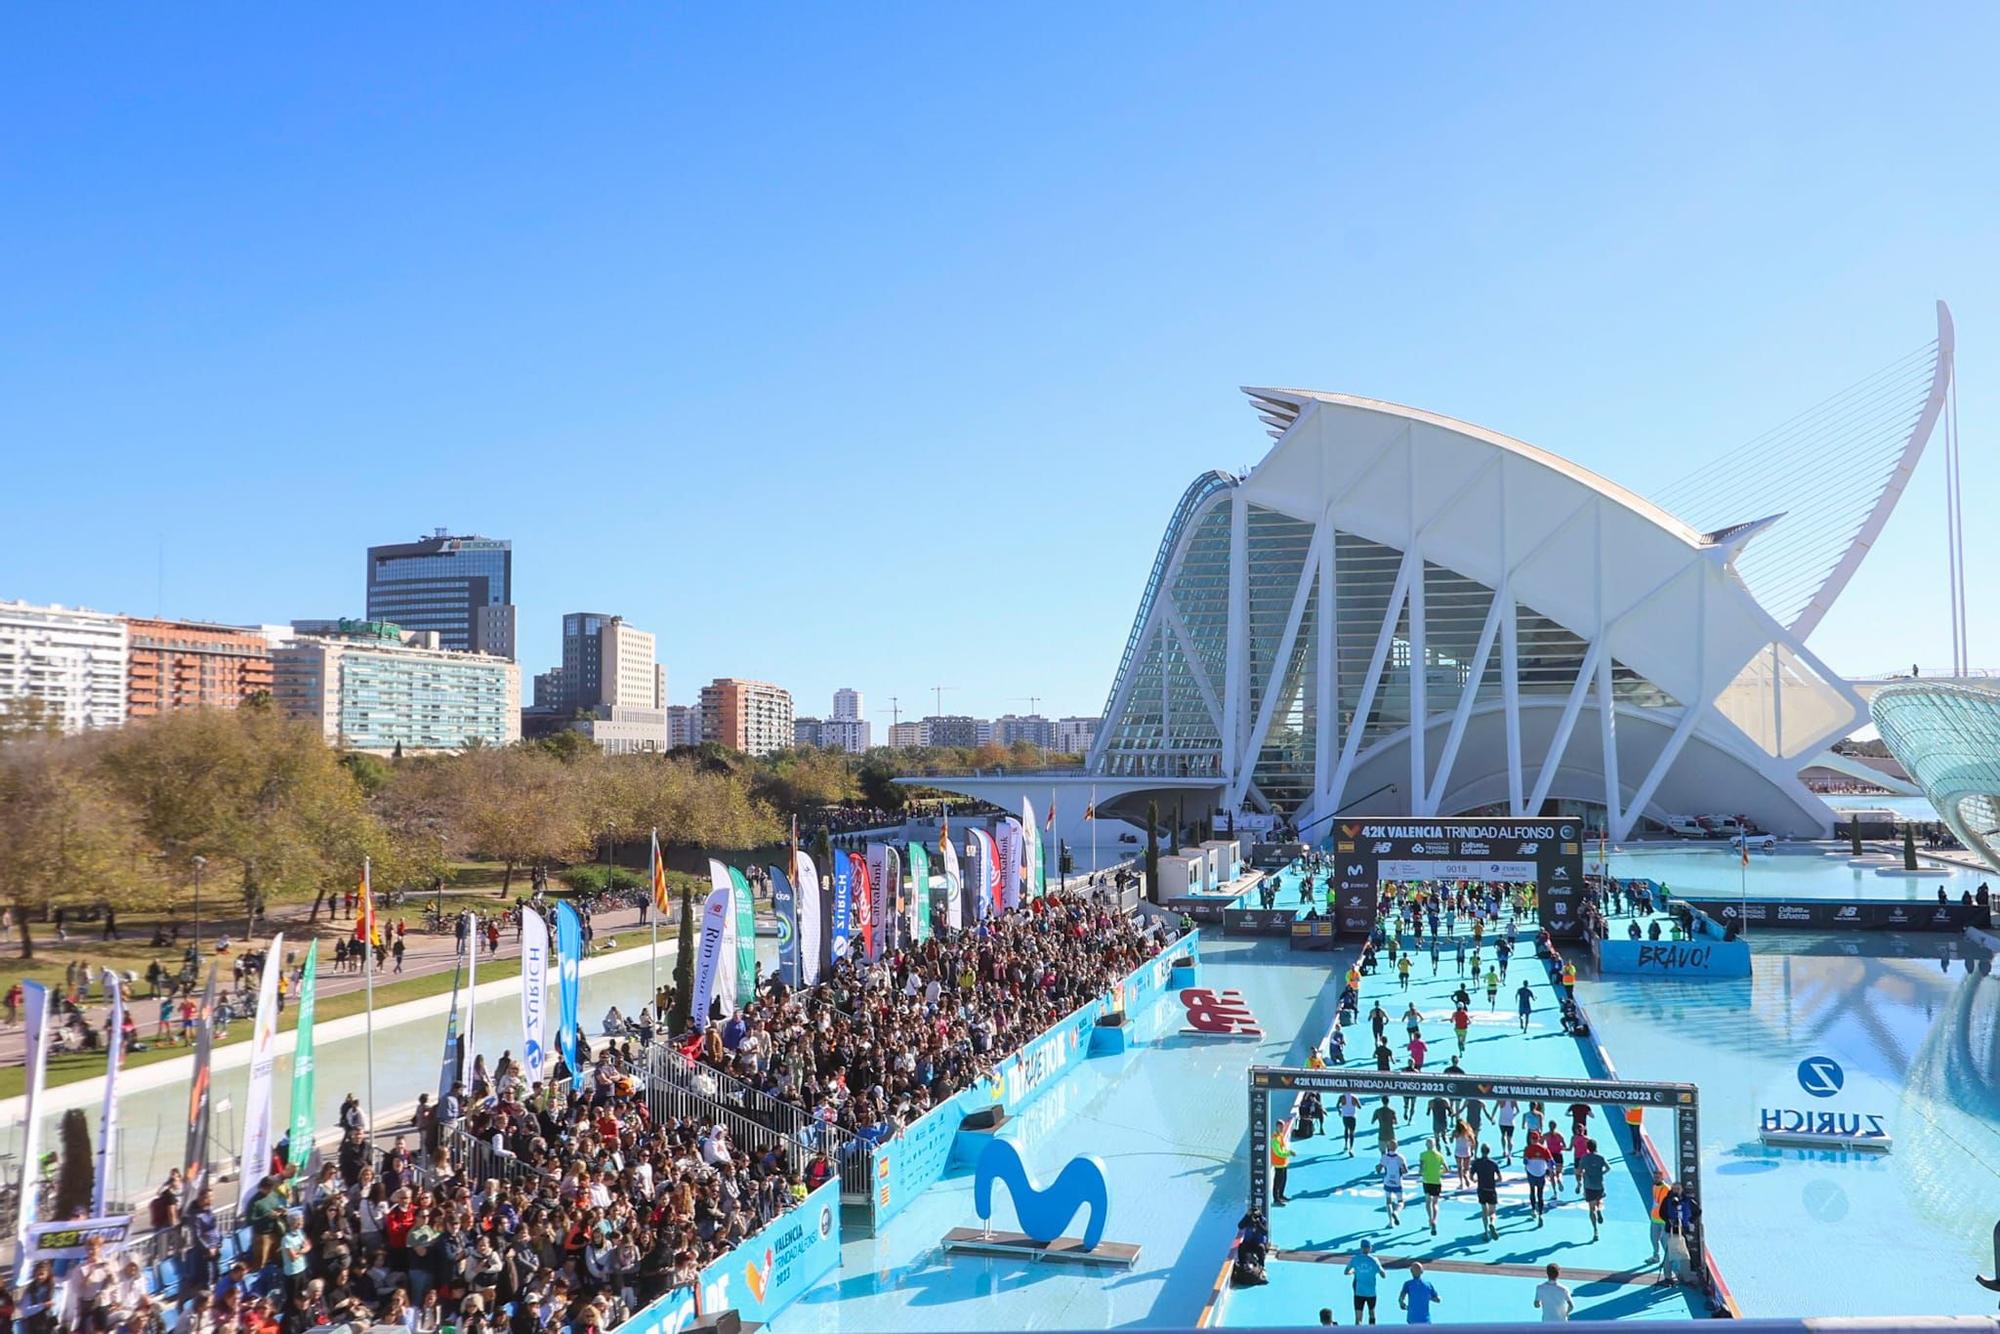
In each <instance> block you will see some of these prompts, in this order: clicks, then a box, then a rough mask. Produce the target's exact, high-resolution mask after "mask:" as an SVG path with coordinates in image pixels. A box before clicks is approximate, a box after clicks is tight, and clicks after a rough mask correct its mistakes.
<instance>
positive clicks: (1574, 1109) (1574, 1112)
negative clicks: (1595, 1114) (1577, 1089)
mask: <svg viewBox="0 0 2000 1334" xmlns="http://www.w3.org/2000/svg"><path fill="white" fill-rule="evenodd" d="M1568 1111H1569V1147H1570V1151H1571V1152H1572V1153H1575V1154H1576V1155H1577V1164H1576V1187H1577V1189H1578V1190H1582V1189H1583V1155H1582V1151H1581V1147H1580V1146H1581V1145H1582V1144H1583V1142H1584V1140H1586V1139H1588V1138H1589V1137H1590V1105H1589V1104H1588V1103H1581V1102H1573V1103H1571V1104H1570V1105H1569V1108H1568Z"/></svg>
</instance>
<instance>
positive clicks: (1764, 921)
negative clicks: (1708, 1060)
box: [1676, 895, 1992, 934]
mask: <svg viewBox="0 0 2000 1334" xmlns="http://www.w3.org/2000/svg"><path fill="white" fill-rule="evenodd" d="M1676 897H1684V896H1680V895H1676ZM1685 901H1686V902H1688V903H1691V904H1693V905H1694V906H1695V907H1697V908H1699V909H1701V910H1702V911H1703V912H1705V913H1707V914H1708V915H1709V916H1710V917H1712V918H1714V919H1715V920H1716V922H1718V923H1719V924H1721V925H1722V926H1725V927H1730V926H1743V927H1749V928H1752V929H1754V928H1756V927H1760V926H1761V927H1786V928H1793V929H1797V930H1808V931H1949V932H1952V933H1954V934H1957V933H1959V932H1962V931H1964V930H1965V928H1966V927H1968V926H1978V927H1986V926H1990V925H1991V924H1992V917H1991V913H1990V911H1989V910H1988V909H1985V908H1981V907H1979V906H1977V905H1972V906H1967V905H1966V904H1963V903H1920V902H1908V903H1834V902H1827V901H1821V900H1814V901H1808V902H1800V901H1787V900H1782V899H1750V900H1749V901H1747V902H1745V901H1743V900H1740V899H1693V898H1689V899H1685Z"/></svg>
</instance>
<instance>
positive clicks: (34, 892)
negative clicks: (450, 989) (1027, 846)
mask: <svg viewBox="0 0 2000 1334" xmlns="http://www.w3.org/2000/svg"><path fill="white" fill-rule="evenodd" d="M17 721H18V720H17ZM1042 759H1043V757H1042V756H1040V754H1039V753H1038V752H1033V751H1032V748H1029V751H1028V752H1026V753H1017V751H1001V752H999V758H998V760H996V759H995V758H994V757H991V756H987V755H984V754H983V753H969V752H964V751H957V752H954V751H921V752H908V751H899V752H885V751H874V752H870V753H869V754H867V755H861V756H856V755H847V754H843V753H841V752H837V751H826V750H801V751H790V752H785V753H781V754H778V755H775V756H767V757H761V758H752V757H750V756H746V755H742V754H739V753H737V752H734V751H729V750H725V749H723V748H721V747H719V746H700V747H694V748H689V749H684V750H679V751H674V752H672V753H670V754H666V755H617V756H607V755H603V754H601V753H600V752H599V751H598V750H597V749H596V748H595V747H594V746H592V745H591V744H590V743H589V742H588V741H586V740H584V738H582V737H581V736H579V735H577V734H576V733H572V732H564V733H560V734H558V735H557V736H555V737H551V738H546V739H544V740H540V741H535V742H528V743H523V744H521V745H516V746H508V747H482V746H472V747H468V748H466V749H464V750H461V751H456V752H451V753H446V754H433V755H423V756H409V757H404V758H399V759H394V760H390V759H384V758H382V757H380V756H376V755H371V754H363V753H358V752H342V751H340V750H338V749H336V748H334V747H330V746H328V745H326V744H325V742H324V741H323V740H322V739H321V737H320V735H319V733H318V731H317V729H315V728H314V727H312V726H310V725H308V724H305V723H301V722H295V721H292V720H289V719H287V718H285V717H284V716H283V715H282V714H281V713H280V712H279V711H278V710H276V709H275V708H273V707H271V706H270V705H269V704H268V703H261V702H259V703H252V704H249V705H246V706H245V707H243V708H240V709H235V710H214V709H204V710H195V711H190V712H184V713H175V714H170V715H167V716H165V717H162V718H158V719H154V720H150V721H147V722H144V723H140V724H134V725H132V726H129V727H125V728H122V729H119V730H117V731H110V732H94V733H85V734H81V735H74V736H61V735H57V734H54V733H53V732H51V731H50V730H49V729H47V728H46V727H40V726H17V727H12V728H0V902H4V903H6V904H8V905H10V906H11V907H12V908H13V909H14V916H15V918H16V922H17V925H18V927H19V929H20V932H21V952H22V956H23V957H24V958H25V957H32V956H33V949H34V946H33V935H32V929H31V923H32V922H33V921H35V920H37V919H40V918H42V917H44V916H45V915H46V914H47V913H48V912H50V911H52V910H53V909H55V908H57V907H61V906H70V907H78V908H94V907H97V906H101V905H107V904H109V905H115V906H116V907H117V909H118V910H119V911H132V910H146V909H159V908H163V907H165V906H167V905H169V904H173V903H179V902H182V901H184V900H185V899H186V897H187V895H188V893H189V890H190V888H191V886H193V885H194V884H195V882H196V880H197V877H200V878H203V879H205V881H206V883H207V884H208V886H209V887H210V888H211V890H213V891H231V892H233V893H235V894H236V895H238V896H240V899H241V903H242V905H243V908H244V910H245V912H246V913H247V914H248V915H249V916H250V917H251V919H252V920H253V921H254V919H255V918H256V917H257V916H258V915H259V914H261V913H262V912H264V911H265V910H266V908H267V907H268V905H269V904H271V903H273V902H298V901H304V900H307V899H310V900H311V901H312V904H313V908H312V912H313V914H314V915H315V916H316V915H317V914H318V912H319V910H320V908H321V906H322V905H324V904H328V903H329V902H330V900H331V899H332V898H333V897H334V896H336V895H339V894H341V893H343V892H345V891H346V890H348V889H351V888H353V887H354V885H355V882H356V875H357V870H358V868H359V867H360V865H361V863H362V859H363V858H367V859H369V860H370V861H371V862H372V863H373V866H374V883H375V885H376V887H377V888H378V890H379V889H386V888H396V887H413V886H425V887H428V886H429V885H431V884H434V883H436V882H437V881H439V880H440V879H442V878H444V877H445V876H447V875H448V873H449V867H450V864H451V863H452V862H453V861H455V860H462V859H482V860H489V861H495V862H499V863H501V864H502V866H503V868H504V869H503V874H502V879H501V884H500V891H499V892H500V895H501V896H502V897H505V896H507V895H508V894H509V893H510V892H512V890H513V887H514V883H515V880H516V877H517V876H518V875H519V874H520V873H521V872H522V871H524V870H527V869H531V868H541V867H559V866H563V865H566V864H570V863H574V862H580V861H586V860H590V859H592V858H594V857H608V856H609V855H610V852H611V850H612V848H613V847H614V846H616V845H618V844H621V843H630V842H632V841H634V840H641V839H644V838H645V837H646V836H647V834H648V832H649V831H651V830H653V829H658V830H659V833H660V838H661V840H662V842H663V843H666V844H669V845H678V846H683V847H701V848H710V849H716V850H737V849H745V848H754V847H760V846H764V845H767V844H770V843H774V842H777V841H778V840H780V839H781V838H783V837H784V834H785V829H786V824H787V818H786V817H788V816H790V815H793V814H797V815H800V816H801V817H802V818H803V819H804V820H805V821H806V822H808V823H810V822H811V820H812V818H813V816H814V815H815V814H816V813H817V812H819V811H822V810H824V809H825V808H827V807H839V806H846V805H855V804H861V805H867V806H873V807H880V808H882V809H884V810H897V809H900V808H901V807H902V806H903V805H904V804H906V803H907V802H908V801H909V800H910V799H911V797H912V795H913V794H912V793H911V791H910V789H908V788H906V787H904V786H901V785H898V784H897V783H895V782H894V779H895V778H896V777H897V775H898V774H899V773H908V772H915V773H926V772H928V773H942V772H949V771H951V770H953V769H958V770H961V771H962V770H963V769H964V768H966V767H968V766H970V765H974V764H992V763H996V762H998V763H1015V764H1024V765H1025V764H1034V763H1039V762H1041V761H1042ZM918 795H921V794H918ZM329 911H330V909H329Z"/></svg>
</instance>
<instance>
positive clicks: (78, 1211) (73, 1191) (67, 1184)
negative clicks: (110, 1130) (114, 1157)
mask: <svg viewBox="0 0 2000 1334" xmlns="http://www.w3.org/2000/svg"><path fill="white" fill-rule="evenodd" d="M56 1142H57V1143H58V1144H60V1145H61V1146H62V1147H61V1153H62V1156H61V1157H60V1158H58V1159H57V1160H56V1209H55V1215H54V1216H55V1217H57V1218H87V1217H89V1216H90V1197H91V1194H92V1192H93V1191H94V1190H95V1189H96V1185H97V1160H96V1158H95V1157H94V1156H93V1155H92V1153H91V1151H90V1119H89V1118H88V1117H86V1116H85V1115H84V1114H83V1111H82V1109H81V1108H77V1107H72V1108H70V1109H69V1110H68V1111H66V1112H64V1113H63V1114H62V1120H61V1121H60V1122H58V1123H57V1126H56Z"/></svg>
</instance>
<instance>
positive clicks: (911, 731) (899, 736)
mask: <svg viewBox="0 0 2000 1334" xmlns="http://www.w3.org/2000/svg"><path fill="white" fill-rule="evenodd" d="M923 744H924V725H923V724H922V723H891V724H889V748H890V749H891V750H915V749H916V748H917V747H918V746H921V745H923Z"/></svg>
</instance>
